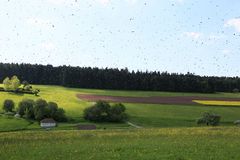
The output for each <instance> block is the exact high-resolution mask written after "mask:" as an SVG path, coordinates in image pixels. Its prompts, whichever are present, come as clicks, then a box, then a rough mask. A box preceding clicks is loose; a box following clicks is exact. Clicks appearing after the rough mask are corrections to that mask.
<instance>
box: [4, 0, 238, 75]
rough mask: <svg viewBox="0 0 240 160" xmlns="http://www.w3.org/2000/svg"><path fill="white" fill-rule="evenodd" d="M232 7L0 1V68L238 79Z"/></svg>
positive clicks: (197, 1) (231, 2)
mask: <svg viewBox="0 0 240 160" xmlns="http://www.w3.org/2000/svg"><path fill="white" fill-rule="evenodd" d="M239 8H240V1H239V0H0V62H5V63H32V64H35V63H37V64H44V65H46V64H52V65H53V66H59V65H71V66H81V67H88V66H90V67H100V68H102V67H103V68H105V67H108V68H126V67H127V68H128V69H129V70H135V71H136V70H141V71H160V72H165V71H167V72H170V73H187V72H191V73H194V74H197V75H211V76H212V75H214V76H240V9H239Z"/></svg>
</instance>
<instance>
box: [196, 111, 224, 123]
mask: <svg viewBox="0 0 240 160" xmlns="http://www.w3.org/2000/svg"><path fill="white" fill-rule="evenodd" d="M220 120H221V116H220V115H217V114H215V113H208V112H206V113H204V114H203V116H202V117H201V118H199V119H198V120H197V124H206V125H208V126H209V125H211V126H217V125H219V123H220Z"/></svg>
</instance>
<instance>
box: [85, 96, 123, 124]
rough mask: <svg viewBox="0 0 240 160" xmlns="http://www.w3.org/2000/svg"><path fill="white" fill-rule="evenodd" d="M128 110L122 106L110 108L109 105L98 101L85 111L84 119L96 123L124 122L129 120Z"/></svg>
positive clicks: (117, 105)
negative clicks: (126, 112)
mask: <svg viewBox="0 0 240 160" xmlns="http://www.w3.org/2000/svg"><path fill="white" fill-rule="evenodd" d="M125 110H126V108H125V107H124V106H123V105H122V104H116V105H114V106H110V104H109V103H107V102H104V101H98V102H97V103H96V104H94V105H93V106H91V107H88V108H86V109H85V110H84V113H83V114H84V115H83V116H84V119H86V120H89V121H94V122H122V121H124V120H126V119H127V115H126V114H125Z"/></svg>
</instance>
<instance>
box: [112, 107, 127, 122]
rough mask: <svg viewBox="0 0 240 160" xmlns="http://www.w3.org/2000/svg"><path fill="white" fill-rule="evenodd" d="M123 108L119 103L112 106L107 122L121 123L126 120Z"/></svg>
mask: <svg viewBox="0 0 240 160" xmlns="http://www.w3.org/2000/svg"><path fill="white" fill-rule="evenodd" d="M125 110H126V108H125V106H124V105H123V104H121V103H119V104H115V105H113V106H112V107H111V108H110V110H109V121H110V122H121V121H123V120H126V119H127V114H126V113H125Z"/></svg>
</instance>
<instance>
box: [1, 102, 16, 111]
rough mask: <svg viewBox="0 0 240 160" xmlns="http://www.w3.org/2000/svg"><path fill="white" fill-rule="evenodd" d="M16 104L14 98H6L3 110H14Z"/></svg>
mask: <svg viewBox="0 0 240 160" xmlns="http://www.w3.org/2000/svg"><path fill="white" fill-rule="evenodd" d="M14 106H15V104H14V102H13V100H11V99H6V100H5V101H4V102H3V110H4V111H5V112H12V111H13V109H14Z"/></svg>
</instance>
